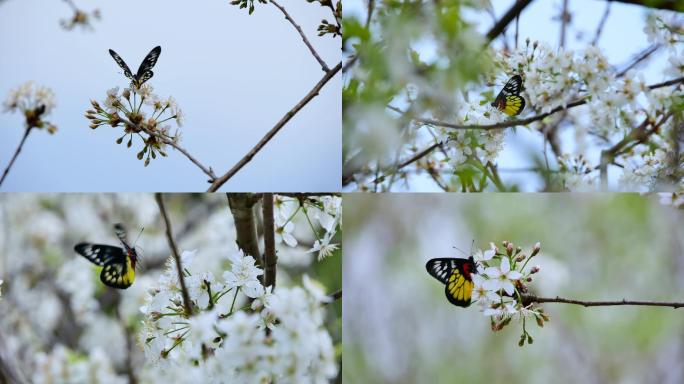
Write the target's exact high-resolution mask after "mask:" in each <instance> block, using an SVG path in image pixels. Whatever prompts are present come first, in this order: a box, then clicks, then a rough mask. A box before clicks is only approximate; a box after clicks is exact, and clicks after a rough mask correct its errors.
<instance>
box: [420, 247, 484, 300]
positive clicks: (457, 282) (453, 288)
mask: <svg viewBox="0 0 684 384" xmlns="http://www.w3.org/2000/svg"><path fill="white" fill-rule="evenodd" d="M425 268H426V269H427V271H428V273H429V274H430V275H431V276H432V277H434V278H435V279H437V280H439V281H441V282H442V283H443V284H444V285H445V288H444V293H445V294H446V297H447V299H448V300H449V302H450V303H451V304H453V305H457V306H459V307H467V306H469V305H470V297H471V296H472V293H473V277H472V274H474V273H477V266H476V265H475V260H473V257H472V256H470V257H469V258H467V259H455V258H440V259H430V260H428V262H427V263H426V264H425Z"/></svg>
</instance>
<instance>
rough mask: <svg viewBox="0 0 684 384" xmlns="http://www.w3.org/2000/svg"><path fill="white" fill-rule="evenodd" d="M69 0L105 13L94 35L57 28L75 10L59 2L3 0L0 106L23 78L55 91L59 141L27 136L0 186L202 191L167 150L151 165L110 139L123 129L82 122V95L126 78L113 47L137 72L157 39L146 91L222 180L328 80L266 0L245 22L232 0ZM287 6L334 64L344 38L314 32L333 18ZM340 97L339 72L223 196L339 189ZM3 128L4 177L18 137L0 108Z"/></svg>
mask: <svg viewBox="0 0 684 384" xmlns="http://www.w3.org/2000/svg"><path fill="white" fill-rule="evenodd" d="M74 2H75V4H76V6H78V7H79V8H80V9H82V10H84V11H88V12H90V11H92V10H94V9H95V8H97V9H99V10H100V13H101V15H102V16H101V19H100V20H93V21H92V30H82V29H80V28H76V29H74V30H72V31H65V30H64V29H63V28H62V27H61V26H60V19H69V18H71V17H72V16H73V12H72V11H71V8H70V7H69V5H68V4H67V2H66V1H62V0H54V1H44V0H4V1H0V56H2V60H0V74H2V75H1V76H0V100H3V101H4V100H5V98H6V97H7V95H8V93H9V92H10V90H11V89H14V88H16V87H17V86H19V85H20V84H22V83H24V82H26V81H28V80H33V81H35V82H36V83H37V84H40V85H44V86H47V87H50V88H51V89H52V90H53V91H54V92H55V93H56V100H57V106H56V108H55V109H54V110H53V112H52V114H51V115H50V116H48V120H50V121H52V122H54V123H55V124H57V126H58V127H59V131H58V132H57V133H56V134H55V135H48V134H47V133H46V132H44V131H34V132H31V135H30V136H29V138H28V141H27V143H26V145H25V147H24V149H23V151H22V153H21V154H20V156H19V158H18V160H17V162H16V163H15V165H14V166H13V168H12V171H11V173H10V175H9V177H8V178H7V179H6V180H5V182H4V183H3V186H2V190H3V191H18V192H23V191H35V192H44V191H57V192H114V191H122V192H126V191H142V192H144V191H164V192H171V191H179V192H195V191H203V190H206V188H208V186H209V185H208V184H207V183H206V178H207V177H206V175H205V174H203V173H202V172H201V171H200V170H199V168H197V167H196V166H195V165H194V164H192V163H191V162H190V161H189V160H188V159H187V158H185V157H184V156H182V155H181V154H180V153H178V152H176V151H174V150H171V149H169V157H168V158H163V159H157V160H156V161H153V162H152V163H151V164H150V165H149V166H148V167H146V168H145V167H143V162H142V161H140V160H137V159H136V157H135V154H136V152H137V151H135V150H134V149H127V148H126V147H125V145H116V144H115V140H116V139H117V138H118V137H119V136H120V129H116V130H115V129H110V127H101V128H99V129H97V130H94V131H93V130H91V129H90V128H88V125H89V121H88V120H86V118H85V117H84V114H85V111H86V110H87V109H89V108H90V100H91V99H96V100H100V101H102V100H104V98H105V96H106V94H105V93H106V91H107V90H108V89H110V88H113V87H115V86H119V87H121V88H123V87H127V86H128V83H129V81H128V79H126V78H125V77H124V76H123V74H122V71H121V69H119V67H118V66H117V65H116V63H115V62H114V60H113V59H112V58H111V56H109V53H108V49H110V48H112V49H114V50H115V51H117V52H118V53H119V55H121V57H122V58H123V59H124V60H125V61H126V63H127V64H128V66H129V67H130V68H131V70H132V71H136V70H137V69H138V65H139V64H140V62H141V61H142V60H143V58H144V57H145V55H146V54H147V53H148V52H149V51H150V49H152V48H153V47H154V46H156V45H161V47H162V53H161V56H160V58H159V61H158V62H157V65H156V66H155V68H154V73H155V74H154V77H153V78H152V79H151V80H150V81H149V84H151V85H152V86H153V87H154V91H155V93H157V94H158V95H160V96H161V97H167V96H169V95H172V96H173V97H174V98H175V99H176V100H177V101H178V103H179V105H180V107H181V109H182V110H183V112H184V113H185V124H184V126H183V127H182V128H181V132H182V136H183V139H182V141H181V146H183V147H185V149H187V150H188V151H189V152H190V153H191V154H192V155H193V156H195V157H196V158H197V159H198V160H199V161H201V162H202V163H204V164H205V165H206V166H211V167H213V169H214V172H215V173H217V174H223V173H224V172H226V171H227V170H228V169H229V168H230V167H231V166H232V165H233V164H235V162H237V161H238V160H239V159H240V158H242V156H244V155H245V154H246V153H247V151H249V150H250V149H251V148H252V147H253V146H254V145H255V144H256V143H257V142H258V141H259V140H260V139H261V138H262V136H263V135H264V134H266V132H267V131H268V130H270V129H271V128H272V127H273V125H275V123H276V122H277V121H278V120H280V118H281V117H282V116H283V115H284V114H285V113H286V112H287V111H289V110H290V109H291V108H292V107H293V106H294V105H295V104H296V103H298V102H299V101H300V100H301V98H302V97H304V96H305V95H306V94H307V93H308V92H309V91H310V90H311V88H313V86H314V85H315V84H316V83H317V82H318V81H319V80H320V79H321V77H322V76H323V71H321V69H320V66H319V64H318V62H317V61H316V60H315V59H314V58H313V56H312V55H311V53H310V52H309V50H308V49H307V48H306V46H305V45H304V43H303V42H302V39H301V38H300V36H299V34H298V33H297V31H296V30H295V29H294V28H293V27H292V25H290V23H289V22H288V21H287V20H285V18H284V17H283V15H282V13H280V11H278V9H277V8H276V7H275V6H272V5H270V4H260V3H257V4H256V10H255V12H254V13H253V14H252V15H251V16H249V15H248V14H247V11H246V10H241V9H239V8H238V7H237V6H233V5H230V2H229V1H210V2H187V1H180V0H152V1H143V2H141V1H134V0H122V1H116V2H111V1H102V0H98V1H83V0H74ZM282 5H283V6H285V7H286V9H287V10H288V12H289V13H290V14H291V16H292V17H293V18H294V19H295V21H296V22H297V23H299V24H300V25H301V27H302V29H303V31H304V33H305V34H306V35H307V37H308V38H309V40H310V41H311V43H312V44H313V45H314V47H315V48H316V49H317V51H318V52H319V54H320V55H321V56H322V58H323V59H324V60H325V61H326V62H327V63H328V65H329V66H330V67H333V66H335V65H336V64H337V63H338V62H339V60H340V45H341V39H340V38H339V37H337V38H334V39H333V38H331V37H330V36H324V37H318V36H317V31H316V29H317V28H318V25H319V24H320V22H321V20H322V19H324V18H327V19H328V20H331V18H332V17H331V14H330V11H329V10H327V9H326V8H324V7H321V6H319V5H317V4H309V3H307V2H304V1H284V2H283V4H282ZM326 10H327V11H326ZM340 89H341V82H340V76H339V75H338V76H337V77H336V78H333V79H332V80H331V81H330V82H329V83H328V84H326V86H325V87H324V88H323V89H322V91H321V92H320V95H319V96H317V97H316V98H315V99H314V100H312V101H311V102H310V103H309V104H308V105H307V106H306V107H305V108H304V109H303V110H302V111H301V112H300V113H298V114H297V115H296V116H295V117H294V118H293V119H292V121H290V122H289V123H288V125H287V126H286V127H284V128H283V129H282V130H281V131H280V132H279V133H278V135H277V136H276V137H275V138H274V139H273V140H272V141H271V142H269V143H268V145H267V146H266V147H265V148H264V149H263V150H262V151H261V152H260V153H259V154H258V155H257V156H256V157H255V158H254V159H253V160H252V162H250V163H249V164H248V165H247V166H246V167H244V168H243V169H242V170H241V171H240V173H239V174H237V175H236V176H235V177H234V178H233V179H231V181H230V182H228V183H227V184H226V185H224V186H223V188H222V190H226V191H228V190H229V191H237V192H245V191H272V190H278V191H293V192H298V191H305V190H308V191H332V190H338V189H339V185H340V181H339V180H340V174H341V173H340V169H341V159H340V156H339V153H340V149H341V137H340V135H341V134H340V132H341V124H342V123H341V107H340V105H341V95H340ZM0 126H1V127H2V129H1V130H0V164H1V166H2V169H4V168H5V166H6V165H7V163H8V162H9V159H10V157H11V156H12V154H13V153H14V150H15V149H16V147H17V145H18V144H19V140H20V139H21V136H22V135H23V132H24V129H23V120H22V116H20V115H17V114H8V113H0ZM174 127H175V126H174ZM172 132H173V131H172ZM134 148H135V147H134ZM138 150H140V149H138ZM312 175H316V176H315V177H312Z"/></svg>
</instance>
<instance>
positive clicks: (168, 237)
mask: <svg viewBox="0 0 684 384" xmlns="http://www.w3.org/2000/svg"><path fill="white" fill-rule="evenodd" d="M154 198H155V200H157V205H158V206H159V212H160V213H161V216H162V219H163V220H164V224H165V225H166V240H167V241H168V242H169V248H171V253H172V254H173V258H174V260H176V269H177V270H178V281H179V283H180V286H181V293H182V294H183V304H184V307H185V316H186V317H190V315H191V314H192V310H191V308H190V295H189V294H188V289H187V287H186V286H185V277H184V276H183V266H182V264H181V259H180V254H179V253H178V247H177V246H176V241H175V240H174V239H173V229H172V228H171V221H170V220H169V216H168V214H167V213H166V207H165V206H164V199H163V197H162V195H161V193H155V194H154Z"/></svg>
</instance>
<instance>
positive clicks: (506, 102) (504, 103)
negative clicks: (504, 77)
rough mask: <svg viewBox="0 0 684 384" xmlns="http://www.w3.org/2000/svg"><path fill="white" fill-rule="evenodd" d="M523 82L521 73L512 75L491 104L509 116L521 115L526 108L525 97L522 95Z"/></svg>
mask: <svg viewBox="0 0 684 384" xmlns="http://www.w3.org/2000/svg"><path fill="white" fill-rule="evenodd" d="M522 82H523V81H522V77H520V75H514V76H513V77H511V78H510V79H509V80H508V83H506V85H504V87H503V89H502V90H501V92H499V95H498V96H496V99H494V102H493V103H492V104H491V105H492V107H495V108H496V109H498V110H500V111H501V112H503V113H505V114H507V115H509V116H516V115H519V114H520V112H522V111H523V109H525V99H524V98H523V97H522V96H520V90H521V89H522Z"/></svg>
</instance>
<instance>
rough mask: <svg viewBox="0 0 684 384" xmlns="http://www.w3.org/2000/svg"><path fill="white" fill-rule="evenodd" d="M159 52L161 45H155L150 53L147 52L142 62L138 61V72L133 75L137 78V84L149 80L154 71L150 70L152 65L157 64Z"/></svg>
mask: <svg viewBox="0 0 684 384" xmlns="http://www.w3.org/2000/svg"><path fill="white" fill-rule="evenodd" d="M160 54H161V47H160V46H156V47H154V48H152V50H151V51H150V53H148V54H147V56H145V59H144V60H143V61H142V63H140V66H139V67H138V73H136V74H135V77H136V78H137V79H138V85H142V84H143V83H144V82H145V81H147V80H149V79H150V78H151V77H152V75H154V72H152V67H154V65H155V64H157V60H158V59H159V55H160Z"/></svg>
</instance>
